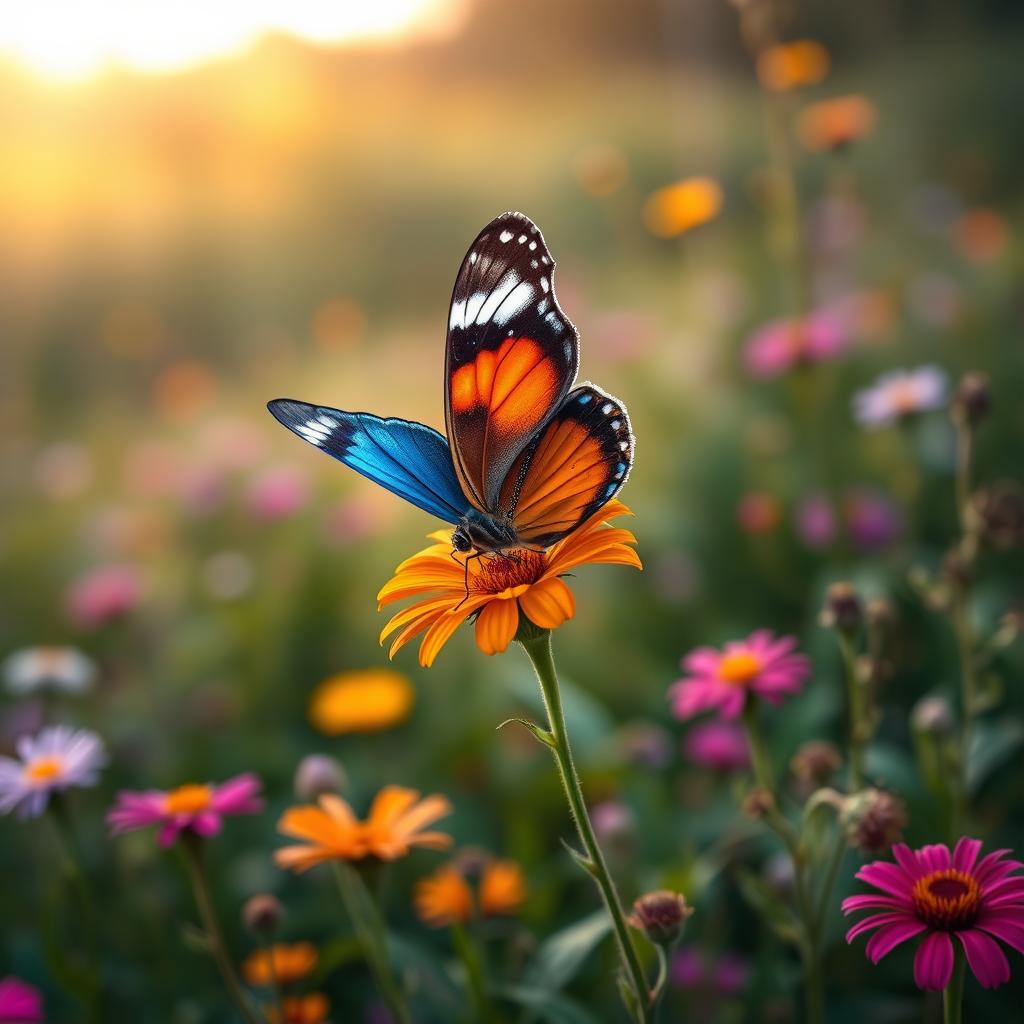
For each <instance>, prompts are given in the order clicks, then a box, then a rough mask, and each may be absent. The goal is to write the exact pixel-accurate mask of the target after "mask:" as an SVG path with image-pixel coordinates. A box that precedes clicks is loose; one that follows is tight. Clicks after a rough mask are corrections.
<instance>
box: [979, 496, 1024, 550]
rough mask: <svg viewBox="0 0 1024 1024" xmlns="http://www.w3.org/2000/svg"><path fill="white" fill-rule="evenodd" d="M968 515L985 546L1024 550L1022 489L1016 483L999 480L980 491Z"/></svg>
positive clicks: (1023, 500) (1023, 502)
mask: <svg viewBox="0 0 1024 1024" xmlns="http://www.w3.org/2000/svg"><path fill="white" fill-rule="evenodd" d="M970 514H971V517H972V520H973V524H974V527H975V529H976V530H977V532H978V533H979V534H980V536H981V539H982V540H983V541H984V542H985V543H986V544H989V545H991V546H992V547H995V548H1019V547H1024V490H1022V489H1021V487H1020V486H1019V485H1018V484H1016V483H1014V482H1012V481H1010V480H999V481H997V482H996V483H994V484H992V486H991V487H984V488H982V489H981V490H979V491H978V492H977V494H975V495H974V497H973V498H972V499H971V506H970Z"/></svg>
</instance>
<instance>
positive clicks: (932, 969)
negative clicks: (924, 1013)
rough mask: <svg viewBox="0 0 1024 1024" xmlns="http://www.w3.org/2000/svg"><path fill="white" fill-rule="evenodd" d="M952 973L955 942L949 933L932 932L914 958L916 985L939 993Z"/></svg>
mask: <svg viewBox="0 0 1024 1024" xmlns="http://www.w3.org/2000/svg"><path fill="white" fill-rule="evenodd" d="M947 852H948V851H947ZM952 973H953V941H952V940H951V939H950V937H949V933H948V932H932V933H931V934H930V935H927V936H925V938H924V940H923V941H922V942H921V945H920V946H918V947H917V954H916V955H915V956H914V984H915V985H917V987H918V988H923V989H929V990H931V991H933V992H938V991H940V990H942V989H944V988H945V987H946V986H947V985H948V984H949V979H950V976H951V975H952Z"/></svg>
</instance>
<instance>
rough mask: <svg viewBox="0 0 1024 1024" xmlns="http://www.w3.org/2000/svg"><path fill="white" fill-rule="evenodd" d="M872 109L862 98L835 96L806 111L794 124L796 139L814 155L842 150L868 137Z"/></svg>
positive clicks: (873, 117)
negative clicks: (815, 153) (797, 137)
mask: <svg viewBox="0 0 1024 1024" xmlns="http://www.w3.org/2000/svg"><path fill="white" fill-rule="evenodd" d="M874 126H875V106H874V104H873V103H872V102H871V101H870V100H869V99H867V98H866V97H864V96H859V95H851V96H837V97H836V98H835V99H831V100H822V101H821V102H820V103H812V104H811V105H810V106H808V107H805V108H804V109H803V110H802V111H801V112H800V116H799V118H798V120H797V126H796V129H797V135H798V136H799V138H800V141H801V142H802V143H803V144H804V146H806V147H807V149H809V150H812V151H814V152H819V151H822V150H835V149H842V148H843V147H844V146H848V145H850V144H851V143H853V142H856V141H857V140H858V139H862V138H864V136H865V135H868V134H870V133H871V130H872V129H873V128H874Z"/></svg>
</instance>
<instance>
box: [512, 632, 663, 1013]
mask: <svg viewBox="0 0 1024 1024" xmlns="http://www.w3.org/2000/svg"><path fill="white" fill-rule="evenodd" d="M520 642H521V643H522V645H523V649H524V650H525V651H526V653H527V655H528V656H529V658H530V661H531V662H532V663H533V668H534V671H535V672H536V673H537V680H538V682H539V683H540V689H541V694H542V695H543V697H544V706H545V707H546V709H547V713H548V728H549V729H550V734H549V737H548V738H547V739H544V742H545V743H547V745H548V746H550V748H551V752H552V754H553V755H554V758H555V764H556V765H557V767H558V773H559V775H560V776H561V779H562V787H563V788H564V790H565V795H566V797H567V799H568V801H569V808H570V810H571V811H572V816H573V819H574V820H575V822H576V830H577V832H578V833H579V837H580V841H581V842H582V843H583V848H584V850H585V851H586V857H585V858H582V857H577V860H578V861H579V863H580V864H581V865H582V867H583V868H584V869H585V870H586V871H587V872H588V873H589V874H590V875H591V877H592V878H593V879H594V881H595V882H596V883H597V887H598V889H599V890H600V892H601V896H602V898H603V899H604V904H605V908H606V909H607V911H608V914H609V916H610V917H611V919H612V927H613V929H614V931H615V939H616V943H617V945H618V949H619V957H620V959H621V961H622V966H623V970H624V973H625V976H626V979H627V980H628V983H629V985H630V987H631V988H632V993H633V995H634V996H635V997H636V1007H635V1013H636V1018H637V1020H638V1021H640V1022H642V1024H647V1022H649V1021H650V1020H651V1006H650V997H649V994H648V988H647V978H646V976H645V974H644V969H643V965H642V964H641V963H640V957H639V955H638V954H637V951H636V946H634V944H633V936H632V934H631V933H630V930H629V926H628V925H627V924H626V915H625V913H624V912H623V909H622V904H621V902H620V901H619V894H618V891H617V890H616V888H615V882H614V881H613V880H612V876H611V873H610V872H609V871H608V865H607V863H606V862H605V859H604V854H603V853H602V852H601V847H600V846H599V845H598V842H597V837H596V836H595V835H594V827H593V825H591V823H590V815H589V814H588V813H587V805H586V803H585V802H584V799H583V790H582V788H581V787H580V780H579V776H578V775H577V774H576V766H575V764H574V763H573V758H572V748H571V747H570V746H569V734H568V731H567V730H566V725H565V712H564V711H563V710H562V695H561V693H560V691H559V687H558V675H557V673H556V671H555V662H554V658H553V657H552V654H551V633H550V631H549V630H544V631H543V632H542V633H540V635H539V636H532V637H528V638H522V639H521V641H520Z"/></svg>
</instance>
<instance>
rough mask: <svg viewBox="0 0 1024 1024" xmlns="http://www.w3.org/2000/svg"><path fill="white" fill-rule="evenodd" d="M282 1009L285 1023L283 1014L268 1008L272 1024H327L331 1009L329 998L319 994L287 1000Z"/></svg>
mask: <svg viewBox="0 0 1024 1024" xmlns="http://www.w3.org/2000/svg"><path fill="white" fill-rule="evenodd" d="M282 1007H283V1009H284V1020H283V1021H282V1020H281V1014H280V1013H278V1012H277V1010H276V1009H275V1008H274V1007H268V1008H267V1009H266V1010H265V1011H264V1012H265V1013H266V1015H267V1019H268V1020H269V1021H270V1024H325V1022H326V1020H327V1012H328V1010H329V1009H330V1005H329V1004H328V1002H327V997H326V996H323V995H321V994H320V993H319V992H313V993H311V994H310V995H308V996H293V997H291V998H289V999H285V1000H284V1002H283V1004H282Z"/></svg>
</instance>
